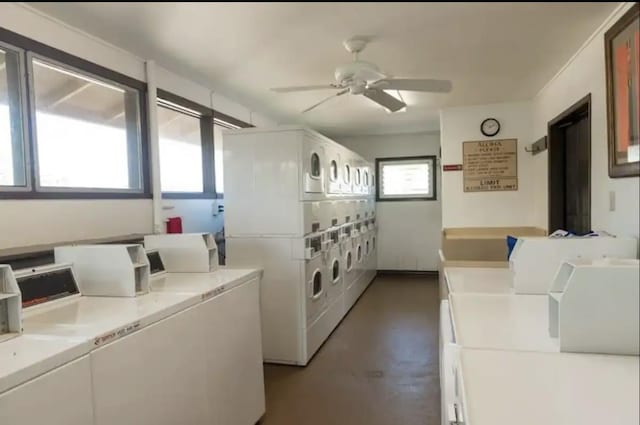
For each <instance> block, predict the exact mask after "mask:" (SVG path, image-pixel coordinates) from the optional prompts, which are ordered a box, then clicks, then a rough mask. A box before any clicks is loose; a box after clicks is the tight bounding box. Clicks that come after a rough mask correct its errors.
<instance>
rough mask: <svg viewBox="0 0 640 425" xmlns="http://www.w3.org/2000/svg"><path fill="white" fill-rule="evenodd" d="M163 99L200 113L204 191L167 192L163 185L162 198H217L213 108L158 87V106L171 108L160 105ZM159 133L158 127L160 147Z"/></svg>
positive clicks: (177, 110)
mask: <svg viewBox="0 0 640 425" xmlns="http://www.w3.org/2000/svg"><path fill="white" fill-rule="evenodd" d="M163 100H164V101H166V102H169V103H173V104H174V105H177V106H178V107H182V108H186V109H190V110H192V111H195V112H197V113H198V114H200V142H201V143H202V192H165V191H163V190H162V187H161V188H160V190H161V195H162V199H217V193H216V184H215V180H216V175H215V169H214V149H213V110H212V109H210V108H207V107H205V106H202V105H200V104H198V103H196V102H193V101H191V100H189V99H185V98H184V97H182V96H178V95H176V94H173V93H171V92H168V91H166V90H163V89H160V88H158V89H157V102H158V105H157V107H158V108H163V107H167V108H168V109H171V108H170V107H168V106H161V105H160V103H161V102H162V101H163ZM175 110H176V112H179V113H185V112H184V111H180V110H179V109H175ZM187 115H188V114H187ZM158 125H159V123H158ZM159 134H160V131H159V129H158V147H159V143H160V136H159ZM160 173H161V174H162V168H160Z"/></svg>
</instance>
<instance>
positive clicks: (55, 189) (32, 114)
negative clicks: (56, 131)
mask: <svg viewBox="0 0 640 425" xmlns="http://www.w3.org/2000/svg"><path fill="white" fill-rule="evenodd" d="M26 57H27V58H26V59H27V86H28V87H30V88H31V90H29V93H28V95H29V119H30V121H31V122H32V125H33V133H32V134H31V137H30V141H31V144H32V149H31V152H32V155H33V159H34V160H33V165H32V167H33V168H34V178H35V180H34V184H35V190H36V192H38V193H49V192H50V193H77V192H92V193H114V194H117V193H130V194H135V193H142V192H143V191H144V175H143V170H142V169H141V168H140V169H139V170H138V172H137V174H138V178H139V182H138V185H139V186H138V188H135V189H132V188H129V189H117V188H84V187H64V186H62V187H61V186H42V185H41V184H40V173H39V172H40V162H39V153H38V130H37V124H38V120H37V118H36V114H37V108H36V106H37V105H36V100H35V96H36V92H35V87H36V84H35V80H34V76H35V75H34V72H33V66H34V63H33V61H34V60H35V61H40V62H43V63H45V64H47V65H51V66H52V67H54V68H59V69H61V70H63V71H67V72H69V73H72V74H80V75H82V76H84V77H87V78H90V79H93V80H96V81H99V82H103V83H105V85H110V86H113V87H117V88H119V89H122V90H131V87H128V86H126V85H124V84H120V83H118V82H117V81H111V80H107V79H105V78H103V77H101V76H99V75H95V74H93V73H90V72H88V71H84V70H81V69H78V68H76V67H74V66H72V65H68V64H66V63H63V62H60V61H58V60H55V59H51V58H48V57H46V56H43V55H40V54H38V53H34V52H27V53H26ZM141 102H142V99H141V98H140V93H139V92H138V103H141ZM138 109H139V110H138V116H140V112H141V111H140V106H138ZM141 126H142V119H140V120H139V121H138V122H137V123H136V127H137V128H136V131H137V141H138V146H137V150H138V154H137V157H138V158H139V160H138V164H141V163H142V160H141V158H142V128H141ZM128 137H129V135H128V134H127V138H128ZM128 144H129V141H128V140H127V145H128ZM127 149H128V150H129V149H130V146H127ZM128 169H129V173H131V170H132V166H131V162H130V161H129V164H128ZM129 178H131V175H129Z"/></svg>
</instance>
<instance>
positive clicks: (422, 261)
mask: <svg viewBox="0 0 640 425" xmlns="http://www.w3.org/2000/svg"><path fill="white" fill-rule="evenodd" d="M337 141H338V142H339V143H341V144H343V145H345V146H346V147H348V148H349V149H352V150H353V151H355V152H357V153H359V154H360V155H362V156H363V157H364V158H366V159H367V160H369V161H371V162H374V161H375V159H376V158H384V157H394V156H416V155H436V156H437V155H438V151H439V149H440V137H439V134H438V133H415V134H395V135H375V136H361V137H350V138H346V137H345V138H339V137H338V138H337ZM437 177H438V178H437V182H438V185H439V182H440V175H438V176H437ZM437 197H438V199H437V200H436V201H406V202H404V201H403V202H378V204H377V217H378V225H379V235H378V269H381V270H437V258H438V249H439V248H440V229H441V227H442V222H441V206H440V197H441V190H440V188H439V187H438V189H437Z"/></svg>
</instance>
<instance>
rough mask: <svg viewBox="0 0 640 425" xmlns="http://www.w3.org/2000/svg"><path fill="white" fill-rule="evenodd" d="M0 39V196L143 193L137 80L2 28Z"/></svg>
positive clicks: (141, 96) (142, 118)
mask: <svg viewBox="0 0 640 425" xmlns="http://www.w3.org/2000/svg"><path fill="white" fill-rule="evenodd" d="M0 39H1V40H2V41H1V42H0V197H1V198H18V199H24V198H143V197H149V196H151V194H150V187H149V179H148V167H147V161H146V159H147V145H146V114H145V106H146V105H145V101H146V98H145V87H146V85H145V83H143V82H140V81H137V80H134V79H132V78H130V77H128V76H126V75H122V74H119V73H117V72H114V71H111V70H109V69H107V68H103V67H101V66H99V65H96V64H93V63H91V62H88V61H85V60H84V59H81V58H78V57H75V56H72V55H69V54H67V53H65V52H62V51H60V50H57V49H54V48H51V47H49V46H46V45H44V44H41V43H38V42H35V41H33V40H30V39H28V38H25V37H23V36H21V35H19V34H15V33H13V32H11V31H7V30H5V29H3V28H0ZM5 42H6V43H8V44H5ZM27 100H28V102H27ZM27 129H29V131H27Z"/></svg>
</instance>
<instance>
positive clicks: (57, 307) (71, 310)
mask: <svg viewBox="0 0 640 425" xmlns="http://www.w3.org/2000/svg"><path fill="white" fill-rule="evenodd" d="M198 302H200V298H199V297H198V296H196V295H194V294H186V293H185V294H178V293H163V292H150V293H148V294H145V295H140V296H137V297H130V298H129V297H84V296H73V297H69V298H68V299H62V300H57V301H53V302H49V303H47V304H44V305H40V306H35V307H31V308H28V309H26V310H25V311H24V320H23V328H24V334H27V335H29V334H31V335H52V336H60V337H84V338H89V339H92V340H96V341H95V345H96V346H97V345H101V344H103V343H106V342H111V341H113V340H114V339H116V338H119V337H121V336H124V335H126V334H129V333H131V332H133V331H135V330H138V329H140V328H142V327H144V326H148V325H150V324H152V323H155V322H157V321H159V320H162V319H164V318H166V317H169V316H170V315H172V314H175V313H177V312H179V311H182V310H184V309H186V308H188V307H190V306H193V305H195V304H197V303H198ZM112 334H113V335H112ZM107 337H108V338H107ZM98 338H105V339H104V340H102V341H97V339H98Z"/></svg>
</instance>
